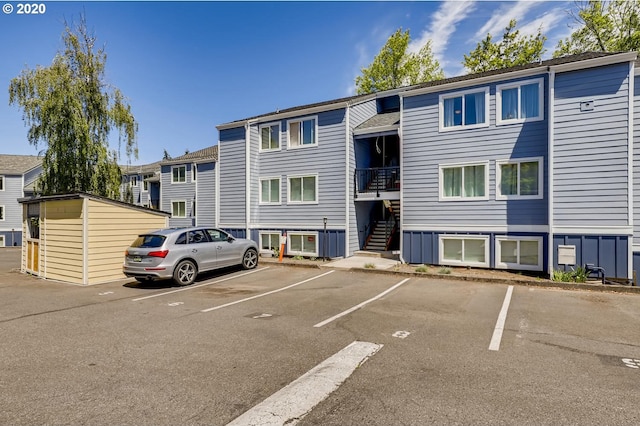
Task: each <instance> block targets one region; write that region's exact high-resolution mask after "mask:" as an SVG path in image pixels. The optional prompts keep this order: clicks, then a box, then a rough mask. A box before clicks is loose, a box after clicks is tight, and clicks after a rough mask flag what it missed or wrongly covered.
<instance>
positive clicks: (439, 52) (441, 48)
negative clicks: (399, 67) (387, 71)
mask: <svg viewBox="0 0 640 426" xmlns="http://www.w3.org/2000/svg"><path fill="white" fill-rule="evenodd" d="M475 9H476V2H475V1H446V2H444V3H443V4H442V5H441V6H440V8H439V9H438V10H437V11H436V12H435V13H434V14H433V20H432V22H431V24H430V25H429V28H427V29H426V30H424V31H422V33H421V34H420V37H418V38H416V39H413V40H412V41H411V42H410V43H409V48H408V50H409V52H418V51H419V50H420V48H421V47H422V46H424V45H425V44H426V43H427V42H428V41H429V40H431V43H432V44H431V50H432V51H433V56H435V58H436V59H437V60H438V61H439V62H440V65H441V66H443V67H444V66H445V65H446V63H447V61H446V60H445V57H444V55H445V51H446V48H447V44H448V43H449V39H450V38H451V36H452V35H453V34H454V33H455V32H456V26H457V25H458V24H459V23H460V22H461V21H463V20H464V19H466V18H467V16H469V15H470V14H471V13H472V12H473V11H474V10H475Z"/></svg>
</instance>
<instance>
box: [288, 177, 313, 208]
mask: <svg viewBox="0 0 640 426" xmlns="http://www.w3.org/2000/svg"><path fill="white" fill-rule="evenodd" d="M287 182H288V183H287V197H288V198H287V203H289V204H317V203H318V176H317V175H309V176H289V178H288V181H287Z"/></svg>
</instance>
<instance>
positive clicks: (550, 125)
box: [543, 70, 556, 276]
mask: <svg viewBox="0 0 640 426" xmlns="http://www.w3.org/2000/svg"><path fill="white" fill-rule="evenodd" d="M555 85H556V72H555V71H553V70H550V71H549V88H548V95H547V97H548V100H547V102H549V109H548V111H549V113H548V114H547V120H548V121H547V132H548V133H547V144H548V148H547V149H548V152H547V167H548V168H549V173H548V175H547V176H548V177H547V188H548V189H547V197H548V208H549V211H548V212H547V220H548V221H549V238H548V240H547V245H548V247H547V253H548V254H547V258H548V259H547V260H548V262H547V273H548V274H549V276H553V275H552V274H553V268H554V254H553V252H554V248H553V196H554V195H553V160H554V157H553V145H554V144H553V142H554V131H555V126H554V122H553V120H554V119H555V110H554V108H555V99H554V97H555ZM543 192H544V189H543Z"/></svg>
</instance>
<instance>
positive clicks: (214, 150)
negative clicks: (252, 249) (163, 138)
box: [160, 146, 218, 227]
mask: <svg viewBox="0 0 640 426" xmlns="http://www.w3.org/2000/svg"><path fill="white" fill-rule="evenodd" d="M217 161H218V147H217V146H211V147H208V148H204V149H201V150H198V151H194V152H190V153H188V154H185V155H182V156H180V157H176V158H172V159H170V160H163V161H161V162H160V167H161V173H160V186H161V203H160V206H161V210H163V211H166V212H170V213H171V217H170V218H169V226H171V227H181V226H196V225H197V226H215V223H216V205H217V202H216V194H217V187H216V182H217V178H216V174H217V172H218V169H217Z"/></svg>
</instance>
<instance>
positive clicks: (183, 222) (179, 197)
mask: <svg viewBox="0 0 640 426" xmlns="http://www.w3.org/2000/svg"><path fill="white" fill-rule="evenodd" d="M176 166H185V167H186V182H184V183H171V179H172V171H171V170H172V168H173V167H176ZM191 168H192V164H189V163H185V164H163V165H162V167H161V171H160V175H161V186H162V206H161V210H163V211H165V212H169V213H171V210H172V207H171V205H172V202H174V201H184V202H185V213H186V217H183V218H180V217H170V218H169V227H183V226H194V225H195V223H196V218H195V212H194V211H193V200H194V199H195V196H196V188H195V183H194V182H192V181H191V172H192V170H191ZM196 207H197V204H196Z"/></svg>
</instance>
